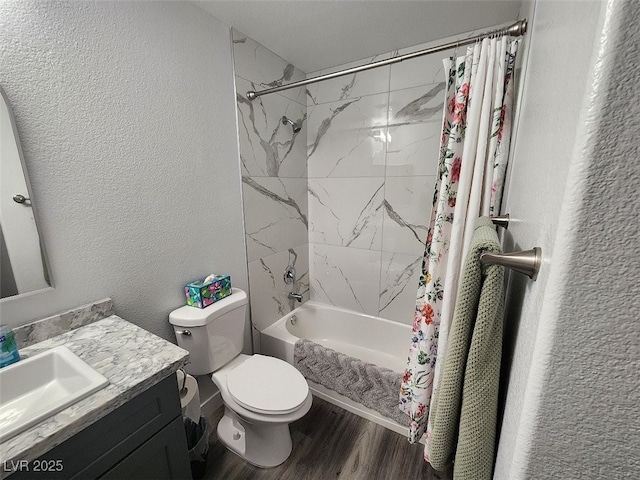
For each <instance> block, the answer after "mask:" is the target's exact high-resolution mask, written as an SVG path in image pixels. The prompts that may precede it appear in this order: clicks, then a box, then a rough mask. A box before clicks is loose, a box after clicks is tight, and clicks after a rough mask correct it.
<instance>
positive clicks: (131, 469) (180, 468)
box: [100, 417, 191, 480]
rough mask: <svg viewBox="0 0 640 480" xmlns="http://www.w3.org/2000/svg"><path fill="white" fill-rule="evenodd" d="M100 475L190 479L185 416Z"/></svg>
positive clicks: (110, 479) (119, 478)
mask: <svg viewBox="0 0 640 480" xmlns="http://www.w3.org/2000/svg"><path fill="white" fill-rule="evenodd" d="M100 478H101V479H105V480H124V479H132V480H134V479H135V480H146V479H149V480H173V479H191V467H190V464H189V458H188V456H187V441H186V438H185V435H184V424H183V421H182V418H181V417H178V418H176V419H175V420H174V421H172V422H171V423H170V424H169V425H167V426H166V427H165V428H163V429H162V430H160V431H159V432H158V433H157V434H156V435H154V436H153V437H151V438H150V439H149V440H147V441H146V442H145V443H144V444H142V445H141V446H140V448H138V449H137V450H135V451H133V452H132V453H131V454H130V455H129V456H127V457H126V458H125V459H124V460H122V461H121V462H120V463H118V464H117V465H116V466H115V467H113V468H112V469H111V470H109V471H108V472H107V473H106V474H104V475H103V476H102V477H100Z"/></svg>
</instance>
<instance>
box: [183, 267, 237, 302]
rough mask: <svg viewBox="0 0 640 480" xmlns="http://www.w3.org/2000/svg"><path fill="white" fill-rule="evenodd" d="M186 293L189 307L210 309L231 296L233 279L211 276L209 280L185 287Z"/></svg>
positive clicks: (225, 276)
mask: <svg viewBox="0 0 640 480" xmlns="http://www.w3.org/2000/svg"><path fill="white" fill-rule="evenodd" d="M184 293H185V296H186V297H187V305H190V306H192V307H198V308H205V307H208V306H209V305H211V304H212V303H215V302H217V301H218V300H221V299H223V298H224V297H228V296H229V295H231V277H230V276H229V275H218V274H211V275H209V276H208V277H207V278H203V279H202V280H196V281H195V282H191V283H190V284H189V285H185V287H184Z"/></svg>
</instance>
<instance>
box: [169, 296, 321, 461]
mask: <svg viewBox="0 0 640 480" xmlns="http://www.w3.org/2000/svg"><path fill="white" fill-rule="evenodd" d="M246 309H247V294H246V293H245V292H243V291H242V290H240V289H238V288H232V289H231V295H229V296H228V297H226V298H224V299H222V300H219V301H217V302H216V303H214V304H213V305H209V306H208V307H206V308H202V309H200V308H196V307H191V306H188V305H185V306H184V307H181V308H179V309H177V310H174V311H173V312H171V313H170V314H169V322H170V323H171V325H173V329H174V332H175V334H176V339H177V341H178V345H179V346H180V347H182V348H184V349H185V350H188V351H189V354H190V363H188V364H187V365H186V366H185V368H184V369H185V371H186V372H187V373H188V374H190V375H205V374H212V377H211V378H212V380H213V382H214V383H215V384H216V386H217V387H218V389H219V390H220V394H221V396H222V401H223V403H224V416H223V417H222V419H221V420H220V422H219V423H218V428H217V431H218V438H219V439H220V441H221V442H222V443H223V445H225V446H226V447H227V448H228V449H229V450H231V451H232V452H234V453H236V454H237V455H239V456H240V457H242V458H244V459H245V460H246V461H247V462H249V463H251V464H253V465H256V466H258V467H275V466H277V465H280V464H281V463H283V462H284V461H285V460H286V459H287V458H289V455H291V448H292V444H291V433H290V432H289V424H290V423H291V422H294V421H296V420H299V419H300V418H302V417H303V416H304V415H305V414H306V413H307V412H308V411H309V409H310V408H311V403H312V396H311V393H310V392H309V387H308V385H307V381H306V380H305V378H304V377H303V376H302V374H301V373H300V372H299V371H298V370H296V369H295V367H293V366H292V365H290V364H289V363H287V362H285V361H284V360H280V359H279V358H274V357H268V356H264V355H257V354H255V355H244V354H242V353H241V352H242V347H243V342H244V330H245V327H244V325H245V312H246Z"/></svg>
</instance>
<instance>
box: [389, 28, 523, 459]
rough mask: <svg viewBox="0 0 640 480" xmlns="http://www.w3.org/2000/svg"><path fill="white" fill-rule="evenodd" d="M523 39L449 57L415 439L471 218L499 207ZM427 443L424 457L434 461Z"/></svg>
mask: <svg viewBox="0 0 640 480" xmlns="http://www.w3.org/2000/svg"><path fill="white" fill-rule="evenodd" d="M517 48H518V41H517V40H511V39H509V38H507V37H502V38H497V39H496V38H492V39H485V40H483V41H482V43H476V44H475V45H474V46H471V47H468V48H467V51H466V55H463V56H460V57H457V58H450V59H445V60H444V65H445V72H446V73H447V79H446V80H447V88H446V95H445V103H444V115H443V128H442V139H441V142H440V159H439V167H438V180H437V182H436V189H435V194H434V198H433V208H432V210H431V221H430V223H429V231H428V233H427V239H426V248H425V252H424V257H423V262H422V275H421V276H420V282H419V285H418V294H417V300H416V309H415V316H414V322H413V329H412V339H411V345H410V347H409V356H408V359H407V367H406V369H405V372H404V376H403V380H402V387H401V390H400V408H401V409H402V410H403V411H404V412H406V413H407V414H408V415H409V419H410V424H409V441H410V442H412V443H415V442H418V441H419V440H420V438H421V437H422V435H423V434H424V433H425V432H426V433H427V446H428V441H429V428H428V424H429V422H428V415H429V405H430V404H431V400H432V399H433V394H434V392H435V388H437V381H438V378H439V373H440V367H441V364H442V359H444V354H445V350H446V341H447V337H448V331H449V326H450V323H451V320H452V318H453V307H454V305H455V299H456V293H457V288H458V281H459V277H460V270H461V266H462V263H463V261H464V257H465V255H466V251H467V249H468V246H469V243H470V240H471V234H472V232H473V222H474V221H475V219H476V218H477V217H478V216H481V215H494V214H498V210H499V208H500V201H501V198H502V187H503V183H504V176H505V171H506V167H507V159H508V155H509V143H510V138H511V109H512V105H513V90H514V87H513V70H514V65H515V59H516V52H517ZM427 451H428V450H427V449H426V448H425V459H426V460H428V458H427V456H426V452H427Z"/></svg>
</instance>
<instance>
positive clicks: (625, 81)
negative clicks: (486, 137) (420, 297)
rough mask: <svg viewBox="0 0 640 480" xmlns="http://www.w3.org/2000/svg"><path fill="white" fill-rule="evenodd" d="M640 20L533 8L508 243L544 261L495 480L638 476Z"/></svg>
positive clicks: (519, 342) (522, 327) (554, 6)
mask: <svg viewBox="0 0 640 480" xmlns="http://www.w3.org/2000/svg"><path fill="white" fill-rule="evenodd" d="M638 7H639V5H638V4H637V3H634V2H633V1H630V2H624V1H618V2H611V5H610V6H608V5H607V4H606V3H605V2H600V3H596V2H547V1H538V2H537V4H536V10H535V16H534V22H533V25H532V26H533V28H532V31H531V33H530V42H531V50H530V53H529V61H528V64H527V72H526V75H527V79H526V82H525V90H524V95H523V98H522V109H521V112H520V124H519V127H518V137H517V141H516V145H515V152H514V160H513V162H514V163H513V170H512V172H511V184H510V185H509V197H508V201H507V208H506V211H510V213H511V214H512V215H513V216H515V217H516V219H517V220H518V221H517V222H516V223H515V225H513V228H512V227H511V226H510V228H509V233H508V234H507V241H508V243H511V244H512V245H514V248H516V247H520V248H530V247H532V246H534V245H541V246H542V247H543V254H544V258H545V261H544V264H543V266H542V270H541V275H540V277H539V278H538V281H537V282H536V283H532V282H528V281H524V280H522V279H519V280H517V281H513V282H512V285H511V297H510V299H509V306H510V308H509V313H508V321H511V322H517V318H518V316H519V317H520V319H519V324H517V325H515V326H514V325H512V326H511V328H510V334H509V335H508V337H507V340H511V342H512V343H511V344H508V346H507V348H508V349H509V350H513V358H512V362H511V370H510V376H509V386H508V392H507V397H506V398H507V400H506V407H505V413H504V419H503V426H502V431H501V435H500V444H499V450H498V457H497V463H496V471H495V478H496V479H509V480H517V479H547V478H548V479H556V478H563V479H577V478H590V479H592V478H598V479H600V478H602V479H605V478H606V479H609V478H637V477H638V474H639V473H640V472H639V470H638V467H639V465H638V459H639V458H640V451H639V448H638V442H637V438H638V435H639V434H640V426H639V423H638V419H637V418H638V417H637V405H638V404H639V400H640V398H639V396H638V393H637V392H638V375H637V370H638V353H639V352H638V338H639V337H640V335H639V334H640V328H639V325H640V324H638V321H637V320H638V317H640V311H639V308H638V302H637V295H638V287H637V276H638V274H640V268H639V266H638V261H637V251H638V246H639V245H638V240H637V238H638V231H637V230H638V229H637V219H636V218H635V217H637V211H638V207H639V201H638V196H637V184H638V181H639V180H640V178H639V174H640V172H639V170H638V161H637V156H638V146H637V142H635V141H634V137H636V138H637V130H638V127H639V124H640V117H639V114H640V109H639V108H638V94H637V92H636V91H635V90H634V89H635V80H634V79H637V78H638V75H639V72H638V59H637V52H636V53H634V51H633V49H634V45H637V42H638V39H637V37H638V32H637V28H636V27H634V25H637V22H638V20H639V19H638V11H639V9H638ZM608 8H609V10H608V11H607V9H608ZM623 20H624V22H627V24H624V22H623ZM634 22H635V23H634ZM631 35H635V36H636V38H635V39H633V38H630V37H631ZM623 38H624V41H623ZM514 280H515V279H514Z"/></svg>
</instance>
